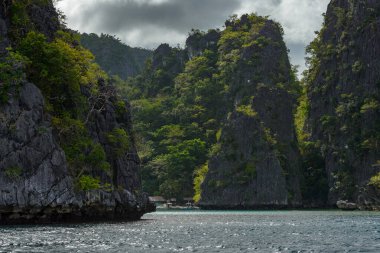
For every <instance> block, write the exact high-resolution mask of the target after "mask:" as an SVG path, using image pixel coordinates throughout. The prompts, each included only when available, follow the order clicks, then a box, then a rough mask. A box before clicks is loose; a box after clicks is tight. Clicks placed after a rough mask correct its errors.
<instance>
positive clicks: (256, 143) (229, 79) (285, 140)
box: [198, 15, 301, 208]
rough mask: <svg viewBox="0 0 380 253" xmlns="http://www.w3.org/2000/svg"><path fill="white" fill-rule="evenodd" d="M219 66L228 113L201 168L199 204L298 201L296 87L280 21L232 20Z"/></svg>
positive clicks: (219, 205)
mask: <svg viewBox="0 0 380 253" xmlns="http://www.w3.org/2000/svg"><path fill="white" fill-rule="evenodd" d="M217 66H218V71H220V73H221V74H222V76H223V78H224V80H225V82H224V83H225V85H226V86H225V88H224V89H225V91H226V95H225V97H226V101H227V104H225V107H226V108H225V109H224V111H225V112H228V114H227V115H228V116H227V118H224V119H222V124H221V128H220V130H219V131H220V132H219V136H218V140H217V143H216V144H215V145H214V147H213V153H212V154H211V156H210V159H209V161H208V163H207V164H206V165H204V168H202V169H201V171H199V172H198V180H201V181H203V183H202V184H201V185H200V186H199V189H198V190H199V191H200V196H199V197H200V199H199V205H200V206H201V207H204V208H255V207H277V208H278V207H288V206H298V205H300V204H301V192H300V178H299V175H300V159H299V158H300V157H299V153H298V149H297V140H296V135H295V128H294V124H293V116H292V115H293V114H292V111H293V109H294V107H295V102H296V100H295V98H296V94H297V89H298V87H297V83H296V81H295V77H294V74H293V73H292V70H291V66H290V63H289V60H288V56H287V48H286V46H285V43H284V42H283V39H282V28H281V26H280V25H279V24H277V23H275V22H273V21H271V20H268V19H266V18H262V17H257V16H254V15H250V16H242V17H241V19H232V20H229V21H227V22H226V29H225V30H224V31H223V32H222V33H221V38H220V40H219V42H218V62H217ZM202 170H203V171H202ZM202 177H204V178H202Z"/></svg>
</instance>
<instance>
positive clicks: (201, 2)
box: [77, 0, 240, 33]
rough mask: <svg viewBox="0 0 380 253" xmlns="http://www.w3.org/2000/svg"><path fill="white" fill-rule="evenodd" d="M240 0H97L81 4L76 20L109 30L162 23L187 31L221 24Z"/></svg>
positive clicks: (171, 27)
mask: <svg viewBox="0 0 380 253" xmlns="http://www.w3.org/2000/svg"><path fill="white" fill-rule="evenodd" d="M239 6H240V0H207V1H205V0H186V1H183V0H167V1H160V2H153V1H141V0H140V1H136V0H135V1H133V0H124V1H121V0H119V1H104V0H103V1H97V2H96V3H93V2H92V3H90V2H85V3H83V4H82V5H81V7H80V9H81V10H80V11H81V15H80V16H81V18H79V19H77V24H78V25H79V26H81V27H92V28H96V30H103V31H107V32H109V33H118V32H119V31H125V30H128V29H130V30H132V29H139V28H144V27H146V26H157V27H164V28H166V29H168V30H172V31H178V32H181V33H183V31H188V30H190V29H191V28H199V29H206V28H212V27H216V26H220V25H221V24H222V23H223V20H225V19H226V18H227V17H228V16H229V15H231V14H232V13H233V10H236V9H238V8H239Z"/></svg>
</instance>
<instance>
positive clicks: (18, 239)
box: [0, 211, 380, 253]
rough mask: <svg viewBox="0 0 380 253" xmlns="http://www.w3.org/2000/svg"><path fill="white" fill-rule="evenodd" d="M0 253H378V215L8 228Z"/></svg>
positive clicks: (156, 218)
mask: <svg viewBox="0 0 380 253" xmlns="http://www.w3.org/2000/svg"><path fill="white" fill-rule="evenodd" d="M0 252H109V253H110V252H231V253H235V252H380V213H379V212H340V211H257V212H248V211H247V212H225V211H220V212H213V211H178V212H175V211H171V212H156V213H152V214H147V215H145V216H144V217H143V219H142V220H141V221H139V222H132V223H101V224H81V225H54V226H16V227H15V226H13V227H12V226H9V227H0Z"/></svg>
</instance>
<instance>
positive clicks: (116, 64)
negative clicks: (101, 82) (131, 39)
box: [80, 33, 152, 80]
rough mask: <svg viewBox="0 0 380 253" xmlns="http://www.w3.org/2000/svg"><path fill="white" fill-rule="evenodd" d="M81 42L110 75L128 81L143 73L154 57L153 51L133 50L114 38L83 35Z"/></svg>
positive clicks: (105, 35)
mask: <svg viewBox="0 0 380 253" xmlns="http://www.w3.org/2000/svg"><path fill="white" fill-rule="evenodd" d="M80 42H81V44H82V45H83V47H85V48H87V49H88V50H90V51H91V53H93V54H94V56H95V59H96V62H97V63H98V64H99V66H100V67H101V68H102V69H103V70H105V71H106V72H107V73H108V74H109V75H111V76H113V75H117V76H119V77H120V78H121V79H123V80H126V79H127V78H128V77H133V76H136V75H138V74H140V73H141V72H142V70H143V69H144V67H145V62H146V61H147V59H149V58H150V57H151V56H152V51H150V50H147V49H142V48H133V47H130V46H127V45H125V44H123V43H122V42H121V41H120V40H119V39H117V38H116V37H114V36H111V35H107V34H101V35H100V36H99V35H96V34H94V33H90V34H87V33H83V34H81V35H80Z"/></svg>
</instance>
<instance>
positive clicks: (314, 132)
mask: <svg viewBox="0 0 380 253" xmlns="http://www.w3.org/2000/svg"><path fill="white" fill-rule="evenodd" d="M379 26H380V3H379V2H378V1H373V0H362V1H349V0H333V1H331V3H330V4H329V6H328V10H327V13H326V16H325V21H324V25H323V28H322V30H321V31H320V32H319V33H318V36H317V38H316V39H315V40H314V41H313V42H312V43H311V44H310V46H309V47H308V53H309V54H310V58H309V59H308V62H309V70H308V71H307V73H306V77H305V84H306V90H305V95H304V97H303V99H302V100H301V106H300V108H299V110H298V114H297V116H298V119H297V121H298V123H300V124H299V133H300V139H301V140H302V145H301V150H302V152H303V153H304V157H305V159H304V160H305V168H306V169H305V173H306V175H307V176H308V179H309V182H308V183H309V185H308V186H307V187H306V188H305V189H306V192H308V193H309V196H308V197H309V199H312V200H311V202H313V201H317V202H327V204H329V205H335V204H336V203H337V201H339V200H343V201H349V202H353V203H356V204H357V205H358V207H360V208H363V209H373V208H376V207H378V206H379V204H380V191H379V190H380V188H379V186H380V181H379V179H380V174H379V173H380V161H379V160H380V146H379V140H380V104H379V99H380V93H379V89H380V62H379V59H380V31H379ZM318 187H319V189H318ZM320 193H322V194H320ZM312 195H314V196H312ZM325 196H326V197H325Z"/></svg>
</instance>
